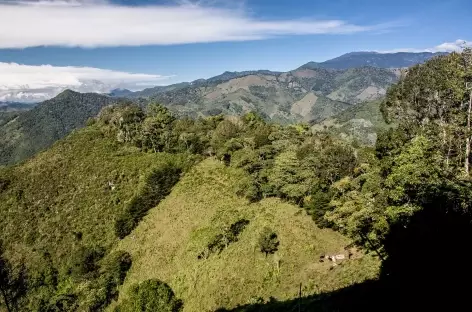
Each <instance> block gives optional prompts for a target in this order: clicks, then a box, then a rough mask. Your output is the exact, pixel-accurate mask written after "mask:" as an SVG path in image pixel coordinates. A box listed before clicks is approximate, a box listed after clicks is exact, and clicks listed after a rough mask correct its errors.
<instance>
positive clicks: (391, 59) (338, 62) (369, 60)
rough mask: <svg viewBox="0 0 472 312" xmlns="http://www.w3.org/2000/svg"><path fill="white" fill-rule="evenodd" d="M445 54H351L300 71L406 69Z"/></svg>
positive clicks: (303, 66) (308, 66)
mask: <svg viewBox="0 0 472 312" xmlns="http://www.w3.org/2000/svg"><path fill="white" fill-rule="evenodd" d="M445 54H447V53H444V52H437V53H432V52H421V53H411V52H397V53H379V52H351V53H346V54H344V55H341V56H339V57H336V58H334V59H331V60H327V61H325V62H321V63H317V62H308V63H306V64H305V65H302V66H301V67H300V68H299V69H307V68H308V69H316V68H324V69H349V68H354V67H362V66H372V67H380V68H404V67H410V66H413V65H416V64H421V63H424V62H426V61H427V60H429V59H431V58H433V57H436V56H441V55H445Z"/></svg>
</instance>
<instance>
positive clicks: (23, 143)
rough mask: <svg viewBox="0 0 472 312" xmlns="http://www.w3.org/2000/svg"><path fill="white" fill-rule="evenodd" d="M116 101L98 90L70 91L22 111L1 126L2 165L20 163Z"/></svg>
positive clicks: (82, 124) (0, 151)
mask: <svg viewBox="0 0 472 312" xmlns="http://www.w3.org/2000/svg"><path fill="white" fill-rule="evenodd" d="M113 102H115V100H114V99H111V98H109V97H107V96H103V95H99V94H96V93H85V94H81V93H77V92H73V91H69V90H66V91H64V92H62V93H61V94H59V95H58V96H57V97H55V98H53V99H51V100H47V101H45V102H43V103H41V104H39V105H36V106H35V107H34V108H33V109H31V110H28V111H24V112H20V113H19V114H18V117H17V118H16V119H15V121H14V122H8V123H5V124H4V125H2V126H0V147H1V148H0V165H2V164H13V163H17V162H19V161H22V160H24V159H27V158H29V157H31V156H33V155H34V154H36V153H38V152H39V151H41V150H44V149H46V148H48V147H50V146H51V145H52V144H53V143H54V142H56V141H57V140H59V139H61V138H63V137H64V136H66V135H67V134H69V133H71V132H72V131H73V130H74V129H77V128H81V127H83V126H85V123H86V121H87V120H88V119H89V118H91V117H94V116H95V115H97V114H98V113H99V112H100V109H101V108H103V107H105V106H107V105H109V104H111V103H113ZM10 120H12V119H10Z"/></svg>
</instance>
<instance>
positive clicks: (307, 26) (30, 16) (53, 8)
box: [0, 0, 383, 48]
mask: <svg viewBox="0 0 472 312" xmlns="http://www.w3.org/2000/svg"><path fill="white" fill-rule="evenodd" d="M180 3H181V4H179V5H174V6H163V5H159V6H156V5H154V6H146V7H142V6H122V5H116V4H111V3H108V2H106V1H101V0H98V1H97V0H85V1H84V0H82V1H77V0H76V1H74V0H72V1H71V0H69V1H8V2H2V3H1V4H0V48H26V47H36V46H71V47H74V46H79V47H105V46H108V47H114V46H141V45H172V44H187V43H203V42H221V41H244V40H261V39H266V38H272V37H278V36H285V35H316V34H349V33H356V32H364V31H370V30H379V29H380V28H382V27H383V26H379V25H377V26H368V25H355V24H351V23H349V22H347V21H342V20H312V19H304V20H263V19H258V18H255V17H253V16H250V15H249V14H247V13H246V12H245V11H244V10H234V9H229V8H221V7H219V8H217V7H208V6H202V5H196V4H191V3H188V2H187V1H183V2H180Z"/></svg>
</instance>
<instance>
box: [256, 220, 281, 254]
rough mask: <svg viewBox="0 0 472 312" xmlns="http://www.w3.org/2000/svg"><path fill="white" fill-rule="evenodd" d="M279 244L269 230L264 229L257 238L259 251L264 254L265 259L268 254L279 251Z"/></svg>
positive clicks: (273, 233) (275, 236)
mask: <svg viewBox="0 0 472 312" xmlns="http://www.w3.org/2000/svg"><path fill="white" fill-rule="evenodd" d="M279 244H280V242H279V240H278V238H277V234H276V233H275V232H274V231H272V230H271V229H270V228H268V227H265V228H264V229H263V230H262V232H261V234H260V236H259V241H258V245H259V250H260V251H261V252H263V253H265V255H266V257H267V255H268V254H273V253H275V252H276V251H277V250H278V249H279Z"/></svg>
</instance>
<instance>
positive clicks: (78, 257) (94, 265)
mask: <svg viewBox="0 0 472 312" xmlns="http://www.w3.org/2000/svg"><path fill="white" fill-rule="evenodd" d="M104 255H105V250H104V249H103V248H102V247H80V248H79V249H78V250H77V251H76V252H75V253H74V254H73V255H72V259H71V266H70V271H71V273H72V274H73V275H74V276H76V277H81V276H84V275H87V274H89V273H94V272H96V271H98V268H99V266H98V262H99V261H100V260H101V259H102V258H103V256H104Z"/></svg>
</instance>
